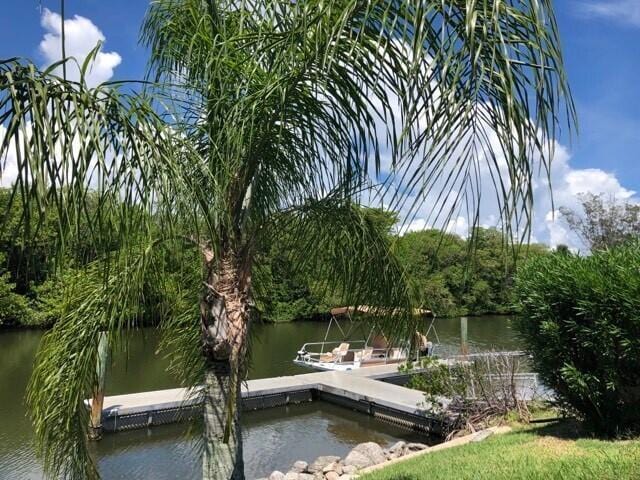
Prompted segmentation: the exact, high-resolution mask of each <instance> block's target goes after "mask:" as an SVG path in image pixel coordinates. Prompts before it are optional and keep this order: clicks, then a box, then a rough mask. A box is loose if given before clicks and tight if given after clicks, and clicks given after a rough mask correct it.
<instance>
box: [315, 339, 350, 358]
mask: <svg viewBox="0 0 640 480" xmlns="http://www.w3.org/2000/svg"><path fill="white" fill-rule="evenodd" d="M348 351H349V344H348V343H341V344H340V345H339V346H337V347H336V348H334V349H333V350H332V351H331V352H330V353H325V354H324V355H321V356H320V361H321V362H340V361H342V358H343V357H344V356H345V355H346V354H347V353H348Z"/></svg>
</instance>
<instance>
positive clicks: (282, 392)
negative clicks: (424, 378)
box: [102, 365, 447, 434]
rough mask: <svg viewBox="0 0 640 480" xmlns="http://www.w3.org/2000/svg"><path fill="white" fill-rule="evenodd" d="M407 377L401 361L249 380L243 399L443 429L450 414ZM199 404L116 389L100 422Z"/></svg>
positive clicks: (133, 420) (167, 417)
mask: <svg viewBox="0 0 640 480" xmlns="http://www.w3.org/2000/svg"><path fill="white" fill-rule="evenodd" d="M407 378H408V376H407V375H406V374H404V373H402V372H399V371H398V366H397V365H381V366H376V367H367V368H361V369H357V370H351V371H348V372H335V371H331V372H318V373H308V374H301V375H292V376H285V377H275V378H263V379H256V380H249V381H247V382H246V383H245V384H244V385H243V388H242V405H243V408H244V409H245V410H258V409H263V408H270V407H276V406H282V405H288V404H295V403H302V402H309V401H313V400H324V401H328V402H331V403H336V404H339V405H342V406H344V407H347V408H350V409H353V410H358V411H360V412H364V413H366V414H368V415H372V416H375V417H378V418H381V419H382V420H385V421H389V422H393V423H396V424H399V425H402V426H405V427H407V428H411V429H414V430H419V431H423V432H426V433H434V434H439V433H441V432H442V431H443V429H444V428H445V427H446V423H447V421H446V419H444V418H443V417H442V416H440V415H436V414H434V413H433V408H431V405H429V404H426V403H425V397H424V394H423V393H422V392H419V391H416V390H412V389H409V388H405V387H402V386H400V385H398V384H401V383H404V382H405V381H406V379H407ZM441 400H442V402H443V403H445V404H446V402H447V400H446V399H444V398H443V399H441ZM201 409H202V398H201V397H200V396H198V395H197V394H193V392H191V393H190V392H189V391H188V390H187V389H184V388H174V389H169V390H158V391H154V392H144V393H133V394H127V395H115V396H110V397H105V399H104V408H103V411H102V425H103V428H104V430H105V431H108V432H117V431H122V430H130V429H135V428H146V427H150V426H152V425H162V424H167V423H175V422H179V421H184V420H188V419H191V418H193V417H195V416H196V415H199V414H200V413H201Z"/></svg>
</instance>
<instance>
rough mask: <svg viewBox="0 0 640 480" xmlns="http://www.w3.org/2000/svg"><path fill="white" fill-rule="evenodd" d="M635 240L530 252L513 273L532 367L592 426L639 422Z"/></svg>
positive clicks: (612, 430)
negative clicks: (582, 253) (592, 248)
mask: <svg viewBox="0 0 640 480" xmlns="http://www.w3.org/2000/svg"><path fill="white" fill-rule="evenodd" d="M639 268H640V243H638V242H634V243H631V244H628V245H626V246H622V247H619V248H616V249H611V250H603V251H599V252H597V253H594V254H593V255H591V256H588V257H579V256H575V255H562V254H554V255H549V256H542V257H535V258H533V259H532V260H531V261H529V262H528V263H527V264H526V265H524V266H523V268H522V269H521V271H520V272H519V273H518V276H517V281H516V294H517V296H518V301H519V306H520V307H521V309H522V314H521V320H520V322H519V329H520V333H521V334H522V336H523V337H524V340H525V341H526V344H527V347H528V350H529V351H530V353H531V354H532V355H533V361H534V364H535V368H536V370H537V372H538V373H539V374H540V376H541V377H542V380H543V381H544V382H545V383H546V385H548V386H549V387H551V388H553V389H554V390H555V392H556V394H557V397H558V399H559V401H560V402H562V403H563V404H565V406H566V407H569V408H570V409H572V410H573V411H575V412H576V413H577V414H579V415H580V416H581V417H582V418H584V419H585V420H586V421H587V422H588V423H589V424H590V425H591V426H592V427H593V428H595V429H596V430H599V431H600V432H603V433H606V434H609V435H617V434H621V433H626V432H628V431H632V430H635V431H638V430H639V428H640V275H639Z"/></svg>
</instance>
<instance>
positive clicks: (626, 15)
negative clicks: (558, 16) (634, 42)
mask: <svg viewBox="0 0 640 480" xmlns="http://www.w3.org/2000/svg"><path fill="white" fill-rule="evenodd" d="M579 13H581V14H582V15H585V16H588V17H597V18H606V19H610V20H614V21H616V22H619V23H625V24H628V25H633V26H636V27H640V1H639V0H597V1H588V2H580V3H579Z"/></svg>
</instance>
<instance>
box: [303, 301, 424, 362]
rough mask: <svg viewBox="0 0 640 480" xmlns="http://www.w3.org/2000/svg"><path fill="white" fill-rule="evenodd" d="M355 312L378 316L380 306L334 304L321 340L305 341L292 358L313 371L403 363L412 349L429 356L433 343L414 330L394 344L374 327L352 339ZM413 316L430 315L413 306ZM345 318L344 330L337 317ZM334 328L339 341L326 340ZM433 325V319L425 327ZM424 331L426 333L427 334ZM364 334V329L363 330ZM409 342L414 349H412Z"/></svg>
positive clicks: (417, 357) (418, 354)
mask: <svg viewBox="0 0 640 480" xmlns="http://www.w3.org/2000/svg"><path fill="white" fill-rule="evenodd" d="M356 314H362V315H364V316H365V318H366V317H371V316H375V315H380V309H376V308H374V307H369V306H366V305H362V306H359V307H338V308H332V309H331V320H330V321H329V325H328V327H327V331H326V333H325V336H324V340H323V341H321V342H309V343H305V344H304V345H303V346H302V347H301V348H300V350H298V353H297V355H296V358H295V359H294V360H293V361H294V363H296V364H298V365H303V366H306V367H310V368H313V369H316V370H337V371H347V370H353V369H355V368H362V367H370V366H374V365H384V364H399V363H402V362H406V361H407V360H408V359H409V355H410V353H411V352H412V350H413V351H414V352H415V355H416V358H414V360H419V359H420V358H421V357H424V356H429V355H432V353H433V343H432V342H430V341H428V340H427V337H426V335H423V334H421V333H419V332H416V335H415V337H414V338H413V339H408V340H405V341H402V342H400V343H396V344H394V345H392V344H390V343H389V341H388V340H387V338H386V337H385V336H384V334H382V333H381V332H379V331H377V329H376V326H375V325H374V326H372V327H371V328H370V329H369V332H368V336H367V337H366V339H359V340H352V339H350V337H351V333H352V330H353V327H354V326H355V325H358V324H361V323H362V321H360V322H355V321H354V316H355V315H356ZM414 314H415V315H418V316H426V315H431V316H433V315H432V313H431V312H430V311H428V310H421V309H416V310H415V311H414ZM344 318H346V319H348V320H349V322H350V324H351V325H350V328H349V330H348V331H347V332H345V330H343V328H342V326H341V324H340V319H344ZM333 327H336V328H337V329H338V330H339V331H340V333H341V334H342V337H343V340H341V341H327V338H329V332H330V331H331V329H332V328H333ZM432 327H433V322H432V323H431V326H430V327H429V330H430V329H431V328H432ZM429 330H427V334H428V333H429ZM365 334H366V332H365ZM412 341H413V342H415V343H414V344H413V346H414V348H413V349H412V348H411V347H412V344H411V343H412Z"/></svg>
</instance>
